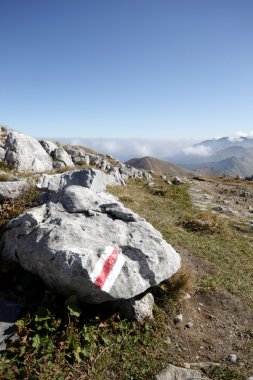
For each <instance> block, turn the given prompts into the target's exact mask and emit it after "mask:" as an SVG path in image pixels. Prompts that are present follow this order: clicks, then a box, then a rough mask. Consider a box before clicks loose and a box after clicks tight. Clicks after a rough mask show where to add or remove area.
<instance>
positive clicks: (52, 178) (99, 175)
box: [37, 169, 121, 193]
mask: <svg viewBox="0 0 253 380" xmlns="http://www.w3.org/2000/svg"><path fill="white" fill-rule="evenodd" d="M116 184H121V183H119V182H118V179H117V177H116V176H114V175H112V174H111V175H107V174H105V173H104V172H102V171H101V170H94V169H87V170H73V171H72V170H71V171H68V172H65V173H61V174H53V175H47V174H43V175H42V176H41V177H40V179H39V181H38V183H37V188H38V189H40V190H47V191H49V192H54V193H55V192H57V191H59V190H61V189H63V188H64V187H67V186H71V185H78V186H83V187H87V188H89V189H91V190H93V191H95V192H96V193H99V192H101V191H104V190H105V189H106V186H108V185H116Z"/></svg>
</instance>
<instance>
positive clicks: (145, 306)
mask: <svg viewBox="0 0 253 380" xmlns="http://www.w3.org/2000/svg"><path fill="white" fill-rule="evenodd" d="M154 303H155V301H154V297H153V295H152V294H151V293H147V294H146V295H145V296H144V297H142V298H140V299H139V298H138V299H136V298H133V299H130V300H126V301H123V302H121V304H120V307H119V311H120V313H121V315H122V316H123V317H124V318H127V319H134V320H137V321H138V322H142V321H144V320H145V319H153V318H154V317H153V307H154Z"/></svg>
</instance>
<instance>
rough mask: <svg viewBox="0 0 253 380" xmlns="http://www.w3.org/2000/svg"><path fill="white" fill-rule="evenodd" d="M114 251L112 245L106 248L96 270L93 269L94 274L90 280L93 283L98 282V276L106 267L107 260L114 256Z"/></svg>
mask: <svg viewBox="0 0 253 380" xmlns="http://www.w3.org/2000/svg"><path fill="white" fill-rule="evenodd" d="M113 251H114V248H113V247H111V246H110V245H108V246H107V247H106V248H105V250H104V252H103V253H102V255H101V256H100V258H99V259H98V261H97V263H96V265H95V268H94V269H93V271H92V273H91V274H90V279H91V281H92V282H95V281H96V279H97V278H98V276H99V275H100V273H101V271H102V269H103V267H104V264H105V262H106V260H107V259H108V257H110V255H111V254H112V252H113Z"/></svg>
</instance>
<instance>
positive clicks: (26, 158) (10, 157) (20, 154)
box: [4, 131, 53, 173]
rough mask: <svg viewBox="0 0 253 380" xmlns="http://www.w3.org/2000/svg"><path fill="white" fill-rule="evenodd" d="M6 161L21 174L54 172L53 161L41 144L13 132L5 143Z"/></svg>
mask: <svg viewBox="0 0 253 380" xmlns="http://www.w3.org/2000/svg"><path fill="white" fill-rule="evenodd" d="M4 148H5V151H6V155H5V161H6V163H7V164H8V165H10V166H11V167H13V168H14V169H16V170H17V171H19V172H37V173H41V172H44V171H47V170H52V168H53V163H52V159H51V158H50V157H49V155H48V154H47V153H46V151H45V150H44V149H43V148H42V146H41V145H40V143H39V142H38V141H37V140H35V139H34V138H32V137H30V136H26V135H24V134H22V133H19V132H16V131H12V132H9V133H8V135H7V139H6V142H5V146H4Z"/></svg>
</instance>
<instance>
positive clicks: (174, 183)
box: [172, 177, 185, 185]
mask: <svg viewBox="0 0 253 380" xmlns="http://www.w3.org/2000/svg"><path fill="white" fill-rule="evenodd" d="M172 183H173V185H181V184H182V183H185V182H184V180H183V179H182V178H179V177H175V178H174V179H173V180H172Z"/></svg>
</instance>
